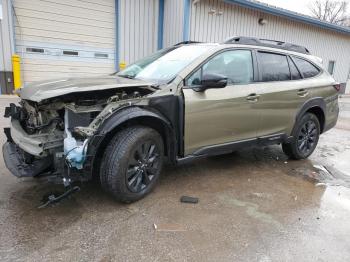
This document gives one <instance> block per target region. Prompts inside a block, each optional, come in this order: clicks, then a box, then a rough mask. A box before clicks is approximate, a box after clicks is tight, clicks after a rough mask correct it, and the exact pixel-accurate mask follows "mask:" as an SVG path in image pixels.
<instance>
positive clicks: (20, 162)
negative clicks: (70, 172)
mask: <svg viewBox="0 0 350 262" xmlns="http://www.w3.org/2000/svg"><path fill="white" fill-rule="evenodd" d="M2 153H3V157H4V161H5V165H6V167H7V168H8V170H10V172H11V173H12V174H13V175H15V176H16V177H35V176H39V175H40V174H42V173H45V172H46V171H48V170H49V169H50V167H51V166H52V159H51V158H50V157H45V158H42V159H36V160H33V161H32V162H31V163H30V164H29V163H26V162H25V159H24V156H23V151H22V150H21V149H20V148H18V147H17V146H16V145H15V144H14V143H12V142H6V143H5V144H4V145H3V146H2Z"/></svg>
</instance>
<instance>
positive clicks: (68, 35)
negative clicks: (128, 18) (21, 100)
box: [13, 0, 116, 84]
mask: <svg viewBox="0 0 350 262" xmlns="http://www.w3.org/2000/svg"><path fill="white" fill-rule="evenodd" d="M13 2H14V6H15V12H16V16H15V17H16V18H15V19H16V27H15V32H16V49H17V53H18V54H19V55H20V56H21V57H22V60H23V70H22V71H23V80H24V82H25V83H26V84H27V83H30V82H33V81H39V80H46V79H52V78H60V77H80V76H86V75H90V76H95V75H101V74H106V73H111V72H113V71H114V68H115V66H114V53H115V42H116V41H115V6H114V2H115V1H114V0H99V1H95V0H60V1H57V0H31V1H28V0H14V1H13Z"/></svg>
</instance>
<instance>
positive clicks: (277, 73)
mask: <svg viewBox="0 0 350 262" xmlns="http://www.w3.org/2000/svg"><path fill="white" fill-rule="evenodd" d="M258 58H259V69H260V71H261V74H262V81H264V82H269V81H286V80H290V72H289V66H288V61H287V57H286V56H285V55H280V54H272V53H265V52H258Z"/></svg>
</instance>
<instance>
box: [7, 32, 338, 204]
mask: <svg viewBox="0 0 350 262" xmlns="http://www.w3.org/2000/svg"><path fill="white" fill-rule="evenodd" d="M338 89H339V85H338V84H337V83H336V82H335V80H334V79H333V78H332V77H331V76H330V75H329V74H328V73H327V72H326V71H325V70H324V69H323V68H322V64H321V60H320V59H319V58H317V57H314V56H312V55H310V53H309V51H308V50H307V49H306V48H304V47H301V46H297V45H293V44H289V43H284V42H276V41H270V40H269V41H268V40H260V39H256V38H247V37H236V38H231V39H229V40H227V41H226V42H225V43H222V44H206V43H193V42H186V43H180V44H177V45H175V46H172V47H170V48H167V49H163V50H161V51H159V52H157V53H155V54H153V55H152V56H150V57H147V58H145V59H143V60H141V61H139V62H136V63H135V64H132V65H130V66H129V67H127V68H126V69H124V70H122V71H120V72H118V73H116V74H114V75H111V76H107V77H100V78H83V79H61V80H56V81H50V82H41V83H35V84H32V85H31V86H26V87H25V88H22V89H21V90H20V97H21V101H20V103H19V105H15V104H11V105H10V106H9V107H7V108H6V110H5V116H6V117H10V118H11V126H10V127H9V128H5V134H6V136H7V142H6V143H5V144H4V146H3V155H4V159H5V163H6V166H7V168H8V169H9V170H10V171H11V172H12V173H13V174H14V175H15V176H17V177H47V178H48V179H50V180H55V181H58V182H62V183H64V184H65V185H70V184H71V183H73V182H75V181H88V180H91V179H92V178H93V177H94V176H96V177H99V180H100V182H101V185H102V187H103V188H104V189H105V190H106V191H107V192H109V193H110V194H112V195H113V196H114V197H115V198H116V199H117V200H120V201H123V202H132V201H136V200H138V199H140V198H142V197H144V196H145V195H146V194H147V193H149V192H150V191H151V190H152V189H153V188H154V186H155V184H156V182H157V180H158V178H159V176H160V173H161V170H162V166H163V163H164V161H165V160H168V161H169V162H171V163H174V164H177V163H182V162H186V161H189V160H192V159H196V158H200V157H205V156H210V155H218V154H224V153H229V152H232V151H234V150H237V149H238V148H241V147H246V146H256V145H269V144H282V149H283V151H284V152H285V153H286V154H287V155H288V156H289V157H291V158H294V159H303V158H307V157H308V156H309V155H310V154H311V153H312V152H313V151H314V149H315V147H316V145H317V142H318V139H319V135H320V134H322V133H323V132H325V131H327V130H329V129H330V128H332V127H333V126H334V125H335V124H336V121H337V118H338V111H339V109H338V92H337V91H338Z"/></svg>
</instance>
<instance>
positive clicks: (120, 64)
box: [119, 61, 126, 70]
mask: <svg viewBox="0 0 350 262" xmlns="http://www.w3.org/2000/svg"><path fill="white" fill-rule="evenodd" d="M125 67H126V63H125V62H123V61H122V62H120V63H119V69H120V70H123V69H124V68H125Z"/></svg>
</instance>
